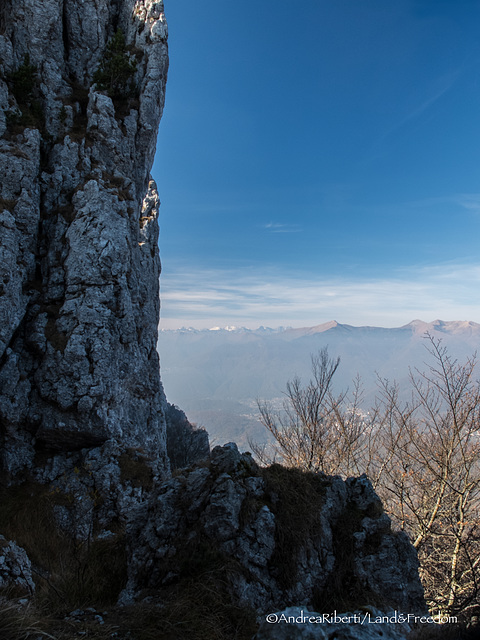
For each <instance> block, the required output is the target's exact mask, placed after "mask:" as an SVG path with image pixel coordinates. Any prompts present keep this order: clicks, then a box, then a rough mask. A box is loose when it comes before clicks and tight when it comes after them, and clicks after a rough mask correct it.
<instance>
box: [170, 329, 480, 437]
mask: <svg viewBox="0 0 480 640" xmlns="http://www.w3.org/2000/svg"><path fill="white" fill-rule="evenodd" d="M427 332H428V333H430V335H432V336H433V337H434V338H435V339H439V340H441V341H442V346H445V347H447V348H448V350H449V353H450V354H451V355H453V356H454V357H455V358H458V360H459V361H464V360H465V359H466V358H468V357H471V356H472V355H473V354H474V352H475V351H476V350H477V349H478V346H479V344H480V324H477V323H475V322H469V321H449V322H447V321H442V320H435V321H433V322H423V321H421V320H414V321H412V322H410V323H409V324H407V325H404V326H401V327H398V328H382V327H370V326H364V327H355V326H351V325H347V324H340V323H338V322H336V321H331V322H327V323H324V324H320V325H317V326H314V327H303V328H284V327H280V328H277V329H271V328H265V327H260V328H258V329H254V330H252V329H245V328H238V327H227V328H219V327H215V328H212V329H200V330H199V329H193V328H182V329H178V330H162V331H160V333H159V346H158V349H159V352H160V354H161V366H162V378H163V383H164V386H165V390H166V393H167V397H168V398H169V401H170V402H171V403H174V404H176V405H178V406H180V407H181V408H182V409H183V410H184V411H185V412H186V413H187V415H188V417H189V419H190V420H191V421H192V422H196V423H197V424H199V425H202V426H204V427H205V428H206V429H207V431H208V432H209V435H210V438H211V441H212V442H213V444H223V443H225V442H228V441H230V440H233V441H235V442H237V443H238V444H239V446H240V447H242V448H244V449H248V438H249V437H250V438H253V439H254V440H256V441H259V442H261V441H265V440H266V431H265V429H264V428H263V426H262V425H261V424H260V423H259V422H258V420H257V414H258V410H257V405H256V399H257V398H259V399H262V400H270V401H273V402H274V403H280V402H281V400H282V392H283V391H284V389H285V385H286V383H287V381H288V380H290V379H292V378H293V376H295V375H298V376H300V377H301V378H302V380H304V381H305V382H306V381H307V380H308V379H309V377H310V365H311V361H310V358H311V355H312V354H314V353H316V352H318V350H319V349H322V348H323V347H327V348H328V352H329V354H330V356H331V357H337V356H339V357H340V367H339V369H338V371H337V373H336V375H335V388H336V390H338V391H341V390H345V389H347V388H350V389H351V388H352V381H353V379H354V378H355V376H356V375H357V374H359V375H360V377H361V379H362V384H363V388H364V404H365V407H366V408H368V407H369V406H370V405H371V404H372V403H373V401H374V398H375V395H376V393H377V390H378V389H377V383H378V377H377V376H379V377H380V378H388V379H389V380H390V381H393V380H396V381H397V382H398V383H399V385H400V388H401V391H402V393H403V394H404V395H406V394H407V393H408V388H409V385H408V376H409V368H412V369H414V368H417V369H419V370H420V371H424V370H426V369H427V368H428V365H429V364H432V359H431V357H430V356H429V354H428V351H427V347H428V341H427V340H425V336H426V334H427Z"/></svg>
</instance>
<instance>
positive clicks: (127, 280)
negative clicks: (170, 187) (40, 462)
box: [0, 0, 168, 473]
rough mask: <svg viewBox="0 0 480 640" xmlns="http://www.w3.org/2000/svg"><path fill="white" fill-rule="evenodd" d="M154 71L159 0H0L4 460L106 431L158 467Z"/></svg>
mask: <svg viewBox="0 0 480 640" xmlns="http://www.w3.org/2000/svg"><path fill="white" fill-rule="evenodd" d="M119 29H121V30H122V33H123V34H124V41H125V50H124V54H123V55H124V56H125V57H126V59H128V60H129V61H131V62H132V68H134V72H132V78H131V79H130V81H131V84H130V86H131V89H130V90H129V91H125V95H123V96H120V97H119V96H118V95H116V94H114V93H113V92H109V90H108V88H107V90H102V91H100V90H97V87H96V85H95V83H94V82H93V75H94V73H95V71H96V70H97V69H98V68H99V66H100V65H101V64H102V61H103V60H105V56H106V52H107V51H108V49H107V47H108V43H109V42H110V40H111V38H112V37H113V36H114V35H115V33H117V32H118V30H119ZM167 69H168V52H167V25H166V21H165V17H164V13H163V3H162V2H154V1H153V0H84V1H83V2H81V3H80V2H67V0H44V1H43V2H38V1H37V0H22V2H16V1H15V0H6V1H5V2H3V3H2V5H1V6H0V175H1V176H2V178H1V182H0V238H1V244H0V439H1V442H0V445H1V449H2V457H3V460H2V463H3V467H4V468H5V469H6V470H7V471H8V472H10V473H15V472H17V471H19V470H21V469H22V468H25V467H29V466H31V465H32V461H33V457H34V455H35V451H36V450H37V449H39V448H46V449H48V450H51V451H58V452H65V451H75V450H79V449H82V448H85V447H92V446H99V445H101V444H102V443H104V442H106V441H107V440H110V439H113V440H115V441H117V442H121V443H122V445H123V446H125V447H143V448H145V449H147V450H148V451H150V452H155V455H156V456H157V457H158V460H159V464H160V466H162V465H164V464H165V418H164V411H163V407H164V403H165V398H164V394H163V390H162V386H161V382H160V375H159V362H158V355H157V352H156V342H157V327H158V319H159V296H158V288H159V283H158V281H159V274H160V260H159V255H158V222H157V215H158V207H159V199H158V194H157V190H156V185H155V183H154V181H153V180H152V179H151V177H150V168H151V166H152V163H153V157H154V153H155V145H156V137H157V131H158V125H159V122H160V118H161V115H162V110H163V104H164V97H165V83H166V77H167ZM22 72H23V73H24V76H25V74H26V75H27V82H26V83H25V82H24V83H23V84H22V79H21V73H22ZM28 73H30V75H28ZM25 84H26V86H25ZM111 95H112V96H113V97H111Z"/></svg>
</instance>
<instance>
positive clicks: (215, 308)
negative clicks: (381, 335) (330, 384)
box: [161, 263, 480, 328]
mask: <svg viewBox="0 0 480 640" xmlns="http://www.w3.org/2000/svg"><path fill="white" fill-rule="evenodd" d="M479 288H480V264H468V265H467V264H451V263H449V264H442V265H437V266H434V267H428V268H427V267H420V268H417V269H408V270H404V271H402V272H397V273H395V274H393V275H390V276H388V277H384V278H382V277H379V278H369V279H353V278H352V279H347V278H334V277H330V278H328V277H327V278H322V277H319V276H313V275H309V274H286V273H283V274H282V273H280V272H279V271H278V269H276V270H274V269H264V270H259V271H254V270H253V269H249V270H243V271H240V270H238V271H233V270H232V271H225V270H201V271H189V270H177V271H175V272H170V273H168V272H167V273H165V274H164V276H162V295H161V297H162V321H161V327H163V328H175V327H180V326H195V327H198V328H205V327H211V326H223V325H231V324H235V325H243V326H248V327H252V328H254V327H258V326H259V325H268V326H280V325H284V326H286V325H290V326H305V325H307V326H308V325H315V324H319V323H322V322H325V321H328V320H333V319H335V320H338V321H339V322H342V323H347V324H353V325H376V326H390V327H392V326H400V325H402V324H406V323H407V322H410V321H411V320H413V319H415V318H420V319H423V320H426V321H430V320H434V319H436V318H441V319H443V320H465V319H468V320H474V321H477V322H479V321H480V301H479V300H478V290H479Z"/></svg>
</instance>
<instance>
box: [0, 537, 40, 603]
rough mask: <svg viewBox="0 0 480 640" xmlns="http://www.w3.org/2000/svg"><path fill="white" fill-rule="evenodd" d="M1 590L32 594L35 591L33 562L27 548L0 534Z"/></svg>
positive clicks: (18, 593)
mask: <svg viewBox="0 0 480 640" xmlns="http://www.w3.org/2000/svg"><path fill="white" fill-rule="evenodd" d="M0 591H3V592H7V593H8V592H10V593H14V594H15V595H16V596H18V595H31V594H32V593H34V591H35V583H34V581H33V577H32V563H31V562H30V559H29V557H28V556H27V553H26V551H25V549H22V548H21V547H19V546H18V545H17V544H16V543H15V542H12V541H9V540H6V539H5V537H4V536H2V535H0Z"/></svg>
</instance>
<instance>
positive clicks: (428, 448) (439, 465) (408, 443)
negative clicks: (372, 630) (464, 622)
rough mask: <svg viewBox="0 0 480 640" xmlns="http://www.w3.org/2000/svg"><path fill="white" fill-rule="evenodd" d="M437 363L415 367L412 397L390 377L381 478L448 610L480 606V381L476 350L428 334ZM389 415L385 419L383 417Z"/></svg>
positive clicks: (436, 599)
mask: <svg viewBox="0 0 480 640" xmlns="http://www.w3.org/2000/svg"><path fill="white" fill-rule="evenodd" d="M427 339H428V341H429V347H428V350H429V353H430V355H431V356H432V358H433V364H432V366H431V367H430V370H429V371H428V372H427V373H420V372H419V371H416V372H415V373H411V375H410V381H411V386H412V397H411V400H410V401H408V402H403V403H401V402H400V401H399V394H398V388H397V387H396V386H395V385H390V384H389V383H388V382H387V381H384V382H383V383H382V387H381V388H382V397H381V400H380V402H379V409H378V410H377V431H378V434H379V441H380V442H381V446H380V447H378V448H377V451H378V452H379V454H380V455H379V456H378V459H377V461H376V462H375V463H374V464H372V465H371V468H375V471H376V474H375V475H374V478H373V479H374V484H375V485H376V489H377V491H378V493H379V495H380V496H381V498H382V500H383V501H384V504H385V507H386V510H387V511H388V512H389V514H390V515H391V516H392V517H393V518H394V521H395V522H396V523H397V524H398V526H399V527H400V528H402V529H404V530H405V531H406V532H407V533H408V534H409V535H410V537H411V539H412V543H413V545H414V546H415V547H416V548H417V551H418V555H419V559H420V565H421V577H422V582H423V584H424V587H425V594H426V598H427V602H428V604H429V606H430V607H431V608H432V609H435V610H437V611H441V612H448V613H459V612H463V613H464V614H465V613H466V612H467V611H472V610H476V611H477V612H478V609H479V608H480V602H479V596H480V590H479V589H480V582H479V581H480V567H479V564H480V527H479V522H478V518H479V510H480V386H479V383H478V382H475V381H474V379H473V375H474V369H475V364H476V359H475V357H472V358H470V359H469V360H467V362H466V363H464V364H459V363H458V362H457V361H456V360H454V359H452V358H451V357H450V356H449V355H448V352H447V350H446V348H445V347H442V346H441V343H440V341H437V340H435V339H434V338H432V336H430V335H427ZM380 416H381V418H380Z"/></svg>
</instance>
